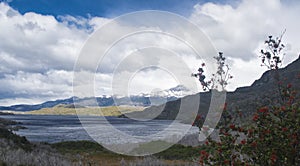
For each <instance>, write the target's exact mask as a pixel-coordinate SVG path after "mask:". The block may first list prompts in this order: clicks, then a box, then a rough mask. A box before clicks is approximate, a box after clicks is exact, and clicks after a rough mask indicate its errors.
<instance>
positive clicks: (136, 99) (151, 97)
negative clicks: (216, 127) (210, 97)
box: [0, 85, 191, 111]
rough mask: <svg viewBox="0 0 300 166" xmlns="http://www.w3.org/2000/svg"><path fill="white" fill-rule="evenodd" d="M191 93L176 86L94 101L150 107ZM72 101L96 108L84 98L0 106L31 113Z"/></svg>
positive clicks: (92, 100) (71, 102)
mask: <svg viewBox="0 0 300 166" xmlns="http://www.w3.org/2000/svg"><path fill="white" fill-rule="evenodd" d="M190 94H191V91H190V90H189V89H187V88H186V87H185V86H183V85H178V86H176V87H173V88H171V89H166V90H162V91H156V92H154V93H151V94H148V93H141V94H139V95H132V96H130V97H124V96H101V97H96V101H97V103H98V106H112V105H130V106H144V107H148V106H152V105H160V104H164V103H166V102H168V101H173V100H177V99H178V98H181V97H184V96H186V95H190ZM74 101H76V105H81V106H89V107H90V106H97V105H95V98H93V97H86V98H78V97H71V98H68V99H59V100H55V101H46V102H44V103H41V104H35V105H26V104H20V105H12V106H8V107H3V106H0V111H1V110H9V111H32V110H39V109H42V108H51V107H54V106H56V105H59V104H64V105H73V104H74Z"/></svg>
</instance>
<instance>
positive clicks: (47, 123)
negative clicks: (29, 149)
mask: <svg viewBox="0 0 300 166" xmlns="http://www.w3.org/2000/svg"><path fill="white" fill-rule="evenodd" d="M0 117H2V118H6V119H10V120H14V121H17V122H21V123H22V126H24V127H26V128H27V129H21V130H19V131H16V132H15V133H16V134H18V135H21V136H25V137H26V138H27V139H28V140H29V141H32V142H48V143H54V142H61V141H78V140H90V141H93V140H94V139H96V140H101V141H104V142H105V143H106V144H122V143H136V142H148V141H155V140H162V139H165V138H166V137H170V138H175V137H176V136H180V135H182V134H183V133H184V132H187V134H195V133H198V128H197V127H192V128H190V125H186V124H182V123H178V122H173V121H170V120H151V121H136V120H132V119H126V118H116V117H101V118H100V117H95V116H85V117H81V118H80V120H79V119H78V117H77V116H73V115H63V116H60V115H20V114H18V115H3V116H0ZM104 118H105V119H104ZM81 122H83V123H84V127H83V126H82V123H81ZM120 133H124V134H120ZM123 135H127V136H128V137H126V138H124V136H123ZM92 137H93V138H94V139H93V138H92Z"/></svg>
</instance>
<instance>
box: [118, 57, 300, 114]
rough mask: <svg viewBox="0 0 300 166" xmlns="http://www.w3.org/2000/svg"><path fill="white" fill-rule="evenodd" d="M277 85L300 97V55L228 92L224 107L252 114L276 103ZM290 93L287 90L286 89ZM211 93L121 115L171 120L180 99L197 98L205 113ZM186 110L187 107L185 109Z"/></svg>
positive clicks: (190, 97)
mask: <svg viewBox="0 0 300 166" xmlns="http://www.w3.org/2000/svg"><path fill="white" fill-rule="evenodd" d="M278 84H281V87H283V88H285V87H287V86H289V87H291V88H292V89H293V90H295V91H296V92H299V93H297V95H296V98H295V100H299V96H300V95H299V94H300V56H299V58H298V59H297V60H295V61H294V62H292V63H291V64H289V65H287V66H286V67H285V68H281V69H278V70H277V71H276V70H269V71H266V72H265V73H264V74H263V75H262V76H261V78H260V79H258V80H256V81H254V83H253V84H252V85H251V86H247V87H241V88H237V89H236V90H235V91H233V92H227V94H226V105H227V110H229V111H233V110H239V111H241V112H242V113H243V114H244V115H245V117H249V116H250V115H252V114H253V113H254V112H255V111H256V110H257V109H258V108H260V107H262V106H268V105H274V104H275V105H276V104H278V102H279V101H278V99H279V91H278ZM289 93H290V92H289ZM211 95H212V93H211V92H201V93H197V94H194V95H188V96H185V97H183V98H180V99H177V100H173V101H169V102H167V103H165V104H162V105H158V106H152V107H149V108H146V109H145V110H144V111H143V112H133V113H130V114H127V115H123V117H126V116H127V117H143V118H145V119H149V118H152V117H153V115H158V116H156V119H169V120H174V119H176V116H177V114H178V112H179V109H180V106H181V101H183V100H184V102H185V105H190V106H192V105H194V103H193V102H195V101H196V100H200V102H199V103H200V104H199V107H198V114H200V115H203V116H206V115H207V112H208V109H209V106H210V102H211ZM186 111H188V110H186Z"/></svg>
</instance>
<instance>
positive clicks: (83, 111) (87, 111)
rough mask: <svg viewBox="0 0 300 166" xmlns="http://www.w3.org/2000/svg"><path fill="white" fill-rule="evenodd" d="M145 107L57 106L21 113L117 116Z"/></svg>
mask: <svg viewBox="0 0 300 166" xmlns="http://www.w3.org/2000/svg"><path fill="white" fill-rule="evenodd" d="M144 109H145V107H139V106H108V107H85V108H76V109H75V108H69V107H67V106H66V105H57V106H55V107H52V108H43V109H40V110H35V111H28V112H23V113H24V114H32V115H89V116H119V115H122V114H124V113H129V112H135V111H143V110H144Z"/></svg>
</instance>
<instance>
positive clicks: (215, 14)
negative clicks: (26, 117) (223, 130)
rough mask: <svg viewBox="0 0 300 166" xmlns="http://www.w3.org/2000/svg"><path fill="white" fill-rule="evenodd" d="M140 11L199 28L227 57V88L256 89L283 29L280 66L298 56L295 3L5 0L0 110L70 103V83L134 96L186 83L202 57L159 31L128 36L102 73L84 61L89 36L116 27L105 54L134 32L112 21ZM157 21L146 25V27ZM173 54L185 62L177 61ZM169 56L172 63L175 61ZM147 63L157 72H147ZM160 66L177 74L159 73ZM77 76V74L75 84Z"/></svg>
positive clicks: (0, 29)
mask: <svg viewBox="0 0 300 166" xmlns="http://www.w3.org/2000/svg"><path fill="white" fill-rule="evenodd" d="M142 10H162V11H168V12H172V13H175V14H178V15H180V16H183V17H184V18H185V19H186V20H188V21H190V22H191V23H193V24H195V25H197V26H198V28H199V29H201V30H202V32H203V33H204V34H205V35H206V36H207V38H208V39H209V41H210V42H211V44H212V45H214V47H215V48H216V50H217V51H223V52H224V54H225V56H226V57H228V63H230V65H231V73H232V75H233V76H234V79H233V80H232V81H231V84H230V86H229V87H228V89H229V90H234V89H235V88H237V87H240V86H247V85H251V83H253V81H254V80H256V79H258V78H259V77H260V76H261V74H262V73H263V72H264V71H265V70H266V69H265V68H262V67H260V60H259V58H258V55H259V50H260V48H262V47H263V42H264V40H265V39H266V38H267V36H269V35H270V34H272V35H274V36H279V35H280V34H281V32H282V31H283V30H284V29H286V30H287V31H286V33H285V35H284V37H283V40H284V42H285V43H286V46H287V47H286V50H285V52H286V56H285V57H284V64H283V66H285V65H286V64H288V63H290V62H292V61H293V60H295V59H296V58H297V57H298V54H299V53H300V41H299V39H298V38H299V32H298V31H299V28H300V22H299V20H298V17H299V15H300V2H298V1H297V0H286V1H284V0H281V1H280V0H240V1H233V0H226V1H218V0H214V1H206V0H187V1H182V0H160V1H159V0H155V1H146V0H145V1H141V0H126V1H124V0H114V1H111V0H102V1H98V0H97V1H94V0H85V1H82V0H65V1H61V0H40V1H36V0H26V1H25V0H6V1H3V0H2V1H0V85H1V88H0V105H12V104H20V103H27V104H33V103H40V102H43V101H47V100H54V99H58V98H67V97H70V96H73V95H74V94H73V85H74V86H78V87H80V86H82V85H88V84H89V83H86V82H84V81H85V80H87V79H86V78H95V82H96V83H95V85H93V86H94V87H95V91H94V94H95V95H96V96H101V95H111V94H113V91H114V90H113V89H112V87H119V88H120V87H121V88H123V87H124V86H127V88H128V90H129V91H130V92H132V93H134V94H137V93H141V92H144V93H145V92H151V91H153V89H157V88H158V89H168V88H171V87H174V86H176V85H177V84H179V83H181V82H180V79H178V78H176V76H179V77H181V76H182V78H183V76H184V75H188V74H187V73H188V71H187V72H185V71H184V70H183V69H181V68H180V67H182V66H184V65H182V64H185V66H188V67H189V69H190V70H192V71H193V70H197V67H198V66H199V65H200V64H201V63H202V62H203V60H204V62H205V58H203V59H202V60H201V59H197V58H195V57H193V56H191V54H192V53H191V52H190V50H189V48H187V45H185V44H182V43H181V42H179V41H178V40H175V39H174V38H173V37H170V36H166V35H161V34H159V33H155V34H147V33H142V34H136V35H131V36H129V37H126V38H124V39H122V40H120V42H118V44H116V45H115V46H114V47H113V49H111V50H110V51H109V54H108V55H107V56H106V57H105V58H103V59H102V60H101V62H99V61H97V65H98V68H97V69H90V68H89V66H91V65H89V64H91V63H94V61H93V60H91V58H90V57H89V56H88V55H83V54H82V50H84V48H85V46H86V44H87V43H88V41H89V40H90V39H91V36H93V35H95V34H97V33H96V32H97V31H99V29H100V31H101V30H103V27H105V25H107V24H110V25H111V29H109V30H107V29H106V31H104V30H103V32H107V33H102V34H100V36H101V37H100V39H99V40H98V41H97V42H98V43H97V44H98V46H99V47H100V46H101V47H103V49H105V48H104V46H105V45H107V42H108V41H110V40H112V39H113V37H114V35H115V36H117V35H119V34H123V33H124V32H125V33H126V32H131V31H132V30H137V29H136V28H137V27H136V24H133V22H134V21H133V20H131V24H130V25H126V26H125V25H123V24H120V23H119V22H117V21H115V22H114V19H115V18H116V17H118V16H121V15H123V14H126V13H129V12H135V11H142ZM155 21H157V20H152V21H151V20H149V24H151V23H152V22H155ZM101 28H102V29H101ZM154 28H155V27H154ZM156 28H157V27H156ZM180 28H182V27H175V26H171V25H166V26H165V27H158V29H160V30H161V29H164V30H165V31H168V32H173V33H176V32H177V31H180V30H179V29H180ZM184 28H185V27H184ZM185 31H187V32H188V33H189V32H190V29H188V28H185ZM159 32H160V31H159ZM193 37H195V38H197V37H198V36H193ZM153 46H155V47H156V46H157V47H159V48H167V49H166V50H162V49H153V50H152V51H150V52H149V50H148V49H143V50H142V51H140V53H139V48H146V47H153ZM173 53H176V54H178V55H179V57H180V58H181V59H176V57H177V56H174V55H173ZM141 54H142V55H144V56H142V55H141ZM84 56H86V57H84ZM172 56H174V58H172V61H170V57H172ZM209 56H213V55H209ZM145 57H146V58H145ZM78 58H79V59H83V60H84V61H85V59H87V60H86V61H85V62H82V65H83V66H82V68H81V66H80V67H79V68H80V69H78V68H76V63H78ZM137 62H138V63H137ZM168 62H169V63H168ZM147 64H152V66H149V65H148V68H146V67H147ZM155 64H160V66H164V67H166V68H168V67H170V68H172V67H173V68H174V70H171V71H170V70H164V69H158V68H157V67H155ZM164 64H166V65H164ZM74 66H75V70H74ZM136 66H139V67H140V68H136ZM145 66H146V67H145ZM179 66H180V67H179ZM77 67H78V66H77ZM116 67H118V68H116ZM177 69H178V70H177ZM74 74H75V75H76V76H80V80H79V81H78V82H76V83H75V84H74V83H73V76H74ZM123 77H126V78H124V79H129V83H130V84H127V83H126V84H124V85H122V86H119V84H118V82H120V80H118V79H120V78H123ZM190 79H191V78H190ZM113 80H117V81H115V82H117V83H115V82H114V81H113ZM79 82H80V83H79ZM121 82H122V81H121ZM78 84H80V85H78ZM82 88H83V89H84V88H85V87H84V86H82ZM82 95H83V96H84V94H82Z"/></svg>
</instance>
